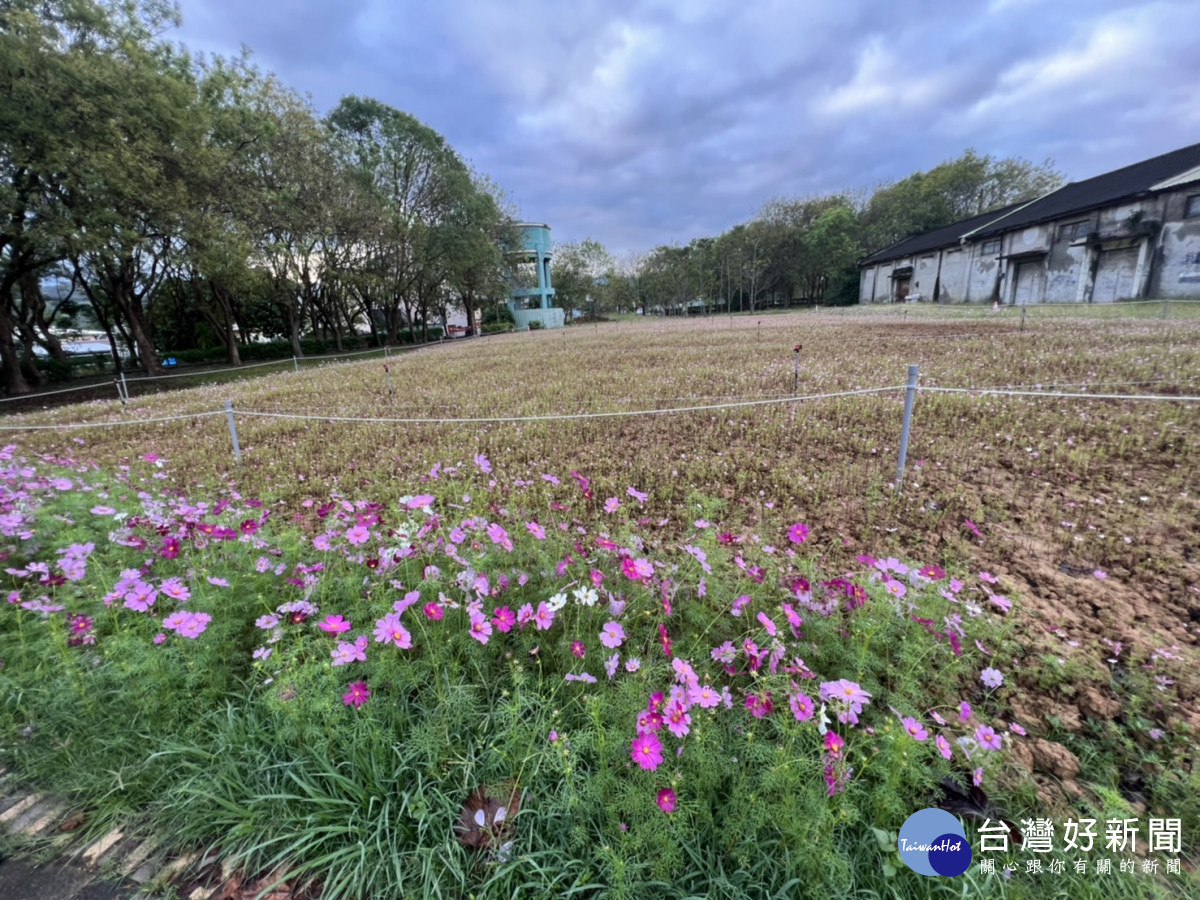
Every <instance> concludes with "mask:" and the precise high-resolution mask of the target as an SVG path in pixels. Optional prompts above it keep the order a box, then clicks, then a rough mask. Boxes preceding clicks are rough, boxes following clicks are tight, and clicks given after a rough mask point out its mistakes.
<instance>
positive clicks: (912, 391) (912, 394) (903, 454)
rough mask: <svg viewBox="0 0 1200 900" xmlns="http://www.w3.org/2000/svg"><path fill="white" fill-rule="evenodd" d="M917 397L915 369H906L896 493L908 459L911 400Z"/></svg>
mask: <svg viewBox="0 0 1200 900" xmlns="http://www.w3.org/2000/svg"><path fill="white" fill-rule="evenodd" d="M916 396H917V367H916V366H915V365H912V366H909V367H908V387H907V388H906V389H905V391H904V424H903V425H902V426H901V428H900V462H899V463H898V464H897V466H896V493H900V490H901V488H902V487H903V486H904V462H905V460H906V459H907V457H908V432H909V428H910V427H911V425H912V410H913V400H914V399H915V398H916Z"/></svg>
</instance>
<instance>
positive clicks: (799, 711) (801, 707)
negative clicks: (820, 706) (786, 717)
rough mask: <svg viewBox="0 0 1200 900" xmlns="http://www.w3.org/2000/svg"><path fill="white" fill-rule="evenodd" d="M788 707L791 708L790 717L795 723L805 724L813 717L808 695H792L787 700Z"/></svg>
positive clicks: (811, 704) (810, 699)
mask: <svg viewBox="0 0 1200 900" xmlns="http://www.w3.org/2000/svg"><path fill="white" fill-rule="evenodd" d="M788 706H790V707H791V710H792V715H793V716H795V717H796V721H797V722H805V721H807V720H809V719H811V718H812V717H813V702H812V698H811V697H809V696H808V694H805V693H796V694H793V695H792V696H791V697H790V698H789V699H788Z"/></svg>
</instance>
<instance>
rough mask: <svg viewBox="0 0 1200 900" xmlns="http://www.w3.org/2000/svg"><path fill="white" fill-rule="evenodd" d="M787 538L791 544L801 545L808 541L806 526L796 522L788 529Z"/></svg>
mask: <svg viewBox="0 0 1200 900" xmlns="http://www.w3.org/2000/svg"><path fill="white" fill-rule="evenodd" d="M787 537H788V540H789V541H791V542H792V543H793V544H803V543H804V542H805V541H806V540H808V526H807V525H805V524H804V523H803V522H797V523H796V524H795V525H793V526H792V527H791V528H789V529H788V533H787Z"/></svg>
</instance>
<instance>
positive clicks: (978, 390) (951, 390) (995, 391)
mask: <svg viewBox="0 0 1200 900" xmlns="http://www.w3.org/2000/svg"><path fill="white" fill-rule="evenodd" d="M917 390H920V391H930V392H933V393H937V394H990V395H994V396H1002V397H1063V398H1066V399H1074V400H1174V401H1176V402H1184V403H1195V402H1200V396H1197V397H1193V396H1184V395H1179V396H1173V395H1171V394H1063V393H1054V392H1051V391H1010V390H1001V389H996V388H944V387H922V386H920V385H918V387H917Z"/></svg>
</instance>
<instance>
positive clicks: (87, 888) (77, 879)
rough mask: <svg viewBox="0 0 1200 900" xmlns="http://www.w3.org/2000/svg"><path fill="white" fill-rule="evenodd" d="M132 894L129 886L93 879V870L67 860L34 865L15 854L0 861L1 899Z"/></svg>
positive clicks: (120, 899) (115, 898) (103, 898)
mask: <svg viewBox="0 0 1200 900" xmlns="http://www.w3.org/2000/svg"><path fill="white" fill-rule="evenodd" d="M135 887H136V885H135ZM133 895H134V891H133V890H131V889H126V888H123V887H122V886H121V885H120V884H112V883H105V882H101V881H97V880H96V873H95V872H89V871H87V870H86V869H82V868H80V867H79V866H74V865H71V864H69V863H62V862H53V863H47V864H45V865H35V864H34V863H32V862H30V861H29V860H24V859H19V858H18V859H5V860H3V861H0V898H3V900H127V898H131V897H133Z"/></svg>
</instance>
